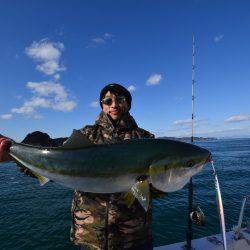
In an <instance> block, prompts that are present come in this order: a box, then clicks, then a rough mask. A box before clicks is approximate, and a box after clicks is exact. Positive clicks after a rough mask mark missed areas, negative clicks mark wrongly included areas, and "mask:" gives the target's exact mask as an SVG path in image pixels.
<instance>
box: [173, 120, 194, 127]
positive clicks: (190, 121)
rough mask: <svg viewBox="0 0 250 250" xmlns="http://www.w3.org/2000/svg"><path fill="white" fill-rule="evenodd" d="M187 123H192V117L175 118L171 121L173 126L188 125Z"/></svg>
mask: <svg viewBox="0 0 250 250" xmlns="http://www.w3.org/2000/svg"><path fill="white" fill-rule="evenodd" d="M189 124H192V119H186V120H177V121H174V122H173V125H174V126H183V125H189Z"/></svg>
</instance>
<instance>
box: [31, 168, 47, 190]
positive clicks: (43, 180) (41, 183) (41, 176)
mask: <svg viewBox="0 0 250 250" xmlns="http://www.w3.org/2000/svg"><path fill="white" fill-rule="evenodd" d="M31 172H32V173H33V174H34V175H35V176H36V177H37V179H38V180H39V183H40V185H41V186H43V185H45V184H46V183H48V182H49V181H50V179H49V178H47V177H45V176H43V175H41V174H39V173H37V172H34V171H31Z"/></svg>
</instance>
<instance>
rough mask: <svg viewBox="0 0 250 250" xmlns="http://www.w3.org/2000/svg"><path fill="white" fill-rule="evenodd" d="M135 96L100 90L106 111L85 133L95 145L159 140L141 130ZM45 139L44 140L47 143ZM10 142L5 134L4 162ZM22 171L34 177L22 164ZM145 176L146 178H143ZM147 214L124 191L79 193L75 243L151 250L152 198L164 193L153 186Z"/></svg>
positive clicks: (36, 137) (0, 140) (115, 87)
mask: <svg viewBox="0 0 250 250" xmlns="http://www.w3.org/2000/svg"><path fill="white" fill-rule="evenodd" d="M131 102H132V97H131V94H130V92H129V91H128V90H127V89H126V88H124V87H123V86H121V85H120V84H116V83H112V84H108V85H107V86H105V87H104V88H103V89H102V90H101V92H100V106H101V108H102V111H101V113H100V114H99V116H98V117H97V119H96V121H95V124H94V125H90V126H85V127H84V128H83V129H81V130H80V131H81V133H82V134H83V135H85V136H86V137H87V138H88V139H89V140H90V142H92V143H93V144H109V143H115V142H121V141H123V140H129V139H142V138H154V135H153V134H151V133H150V132H148V131H146V130H144V129H142V128H139V127H138V125H137V124H136V122H135V120H134V118H133V117H132V116H131V115H130V113H129V110H130V108H131ZM45 137H46V138H47V137H48V135H47V134H44V133H41V132H35V133H31V134H29V135H28V136H27V137H26V138H25V139H24V141H23V142H24V143H26V144H36V145H41V144H42V143H41V140H42V139H44V138H45ZM46 138H45V139H46ZM45 141H46V142H45V143H43V145H42V146H59V143H58V140H56V139H51V138H47V140H45ZM10 146H11V140H10V139H9V138H6V137H4V136H0V162H3V161H9V160H11V156H10V155H9V154H8V149H9V148H10ZM17 164H18V165H19V166H20V167H21V171H22V172H24V173H25V174H27V175H30V176H33V177H35V176H34V175H33V173H32V172H31V171H30V170H29V169H27V168H26V167H24V166H23V165H22V164H20V163H17ZM142 178H143V177H142ZM150 191H151V192H150V193H151V195H150V198H149V204H148V207H147V211H145V209H144V208H143V207H142V206H141V204H140V203H139V202H138V201H137V200H134V202H133V203H132V204H130V205H129V206H128V204H127V197H126V196H125V195H124V193H121V192H119V193H113V194H100V193H98V194H97V193H88V192H82V191H78V190H75V192H74V197H73V202H72V227H71V234H70V237H71V240H72V241H73V242H74V244H75V245H77V246H79V249H138V250H140V249H141V250H145V249H152V232H151V216H152V196H153V195H154V196H160V195H161V194H162V192H160V191H158V190H155V189H153V187H152V186H150Z"/></svg>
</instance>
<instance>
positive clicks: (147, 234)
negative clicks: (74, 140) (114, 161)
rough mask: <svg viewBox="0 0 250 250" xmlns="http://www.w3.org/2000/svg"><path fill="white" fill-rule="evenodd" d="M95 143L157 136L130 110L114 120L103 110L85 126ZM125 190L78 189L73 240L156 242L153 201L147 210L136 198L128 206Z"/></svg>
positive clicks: (126, 245)
mask: <svg viewBox="0 0 250 250" xmlns="http://www.w3.org/2000/svg"><path fill="white" fill-rule="evenodd" d="M81 131H82V133H83V134H84V135H86V136H87V137H88V138H89V139H90V140H91V141H92V142H93V143H95V144H103V143H111V142H116V141H122V140H126V139H132V138H154V135H153V134H151V133H149V132H148V131H146V130H143V129H141V128H139V127H138V126H137V124H136V122H135V121H134V119H133V117H132V116H131V115H130V114H129V113H127V114H125V115H124V116H123V117H122V119H120V120H119V122H118V123H117V124H115V125H114V124H112V122H111V121H110V119H109V117H108V116H107V115H105V114H104V113H103V112H101V114H100V115H99V116H98V117H97V120H96V122H95V125H93V126H86V127H84V128H83V129H82V130H81ZM123 196H124V194H122V193H116V194H111V195H110V194H107V195H103V194H91V193H84V192H80V191H75V195H74V199H73V204H72V220H73V221H72V228H71V240H72V241H74V243H75V244H76V245H83V246H84V247H86V248H87V249H132V248H133V249H137V247H139V246H141V245H143V244H144V245H148V246H149V249H151V247H150V245H151V244H152V235H151V213H152V209H151V202H150V208H149V210H148V211H147V212H145V211H144V209H143V208H142V207H141V205H140V204H139V202H138V201H137V200H136V201H135V202H134V204H133V205H132V206H131V207H130V208H128V207H127V205H126V204H125V201H124V198H123Z"/></svg>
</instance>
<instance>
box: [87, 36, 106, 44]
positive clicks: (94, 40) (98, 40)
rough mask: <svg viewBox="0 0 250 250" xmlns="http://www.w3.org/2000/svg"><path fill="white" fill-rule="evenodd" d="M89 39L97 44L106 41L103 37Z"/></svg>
mask: <svg viewBox="0 0 250 250" xmlns="http://www.w3.org/2000/svg"><path fill="white" fill-rule="evenodd" d="M91 41H92V42H94V43H97V44H102V43H106V40H105V39H103V38H102V37H96V38H93V39H92V40H91Z"/></svg>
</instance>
